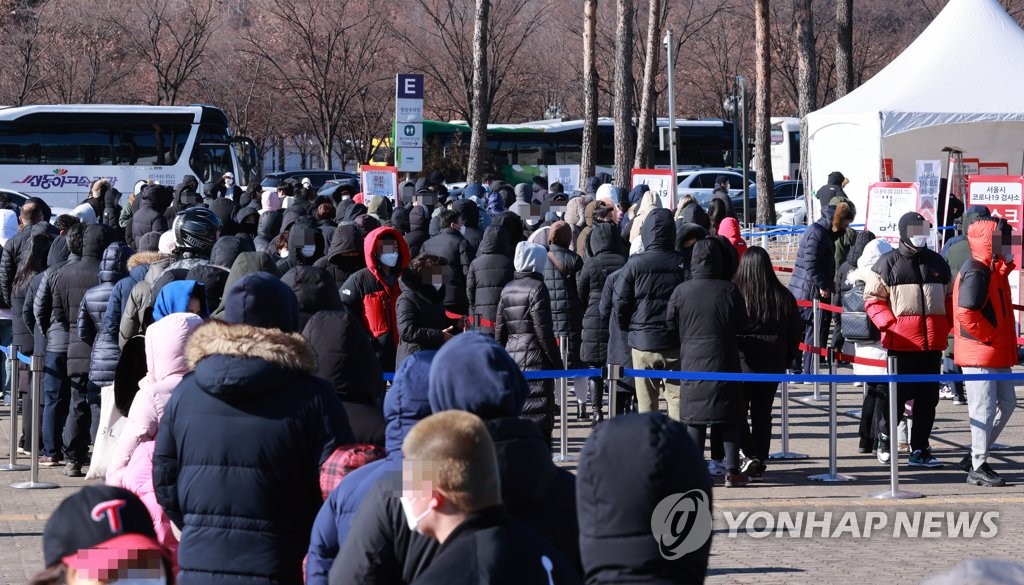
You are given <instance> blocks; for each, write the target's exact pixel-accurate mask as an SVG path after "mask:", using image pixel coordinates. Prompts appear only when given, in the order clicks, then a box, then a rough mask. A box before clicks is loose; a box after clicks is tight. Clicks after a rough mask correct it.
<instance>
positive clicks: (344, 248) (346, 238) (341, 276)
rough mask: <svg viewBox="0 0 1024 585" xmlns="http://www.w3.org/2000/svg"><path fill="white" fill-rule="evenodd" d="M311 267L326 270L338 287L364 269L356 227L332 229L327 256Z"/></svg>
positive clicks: (340, 226)
mask: <svg viewBox="0 0 1024 585" xmlns="http://www.w3.org/2000/svg"><path fill="white" fill-rule="evenodd" d="M313 266H316V267H317V268H323V269H324V270H326V271H327V274H330V275H331V277H332V278H334V282H335V283H337V286H339V287H340V286H341V285H342V284H344V283H345V281H346V280H348V277H349V276H352V275H353V274H354V273H355V272H356V271H357V270H359V269H360V268H366V260H365V259H364V258H363V236H362V234H360V233H359V230H358V229H357V228H356V226H355V225H353V224H351V223H344V224H341V225H339V226H338V227H336V228H334V234H333V235H332V236H331V247H330V248H329V249H328V250H327V255H326V256H324V257H323V258H321V259H319V260H317V261H316V262H314V263H313Z"/></svg>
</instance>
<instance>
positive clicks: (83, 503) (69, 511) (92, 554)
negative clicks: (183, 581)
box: [29, 485, 174, 585]
mask: <svg viewBox="0 0 1024 585" xmlns="http://www.w3.org/2000/svg"><path fill="white" fill-rule="evenodd" d="M43 558H44V560H45V562H46V569H45V570H44V571H42V572H40V573H39V574H37V575H36V576H35V577H33V578H32V580H31V581H30V582H29V583H31V584H32V585H44V584H46V585H49V584H57V583H66V584H68V585H93V584H105V583H134V584H138V585H169V584H173V583H174V572H173V571H172V569H171V563H170V561H169V560H168V559H167V556H166V552H165V551H164V550H163V549H162V548H161V547H160V545H159V544H158V543H157V541H156V533H155V532H154V530H153V523H152V521H151V520H150V516H149V512H147V511H146V507H145V506H144V505H143V503H142V502H141V501H140V500H139V498H138V497H136V496H135V494H133V493H131V492H130V491H128V490H126V489H122V488H119V487H112V486H106V485H91V486H86V487H84V488H82V489H81V490H80V491H78V492H77V493H74V494H72V495H70V496H68V497H67V498H65V499H64V501H63V502H61V503H60V505H59V506H57V509H56V510H54V512H53V514H51V515H50V519H49V520H48V521H47V522H46V528H44V529H43Z"/></svg>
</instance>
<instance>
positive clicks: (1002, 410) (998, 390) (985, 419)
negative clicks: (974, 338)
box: [963, 366, 1017, 469]
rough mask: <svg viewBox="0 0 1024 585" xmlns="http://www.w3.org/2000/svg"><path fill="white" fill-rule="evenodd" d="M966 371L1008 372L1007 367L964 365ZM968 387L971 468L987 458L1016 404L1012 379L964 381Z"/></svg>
mask: <svg viewBox="0 0 1024 585" xmlns="http://www.w3.org/2000/svg"><path fill="white" fill-rule="evenodd" d="M963 370H964V373H965V374H1008V373H1010V368H973V367H969V366H964V368H963ZM964 388H965V389H966V390H967V413H968V416H969V417H970V420H971V459H972V461H973V464H974V469H978V467H980V466H981V465H982V464H983V463H985V461H986V460H988V450H989V447H991V446H992V443H994V442H996V439H998V438H999V433H1001V432H1002V431H1003V427H1005V426H1006V423H1007V421H1009V420H1010V414H1011V413H1013V409H1014V408H1015V407H1016V406H1017V392H1016V391H1015V390H1014V387H1013V381H1011V380H983V381H976V382H964Z"/></svg>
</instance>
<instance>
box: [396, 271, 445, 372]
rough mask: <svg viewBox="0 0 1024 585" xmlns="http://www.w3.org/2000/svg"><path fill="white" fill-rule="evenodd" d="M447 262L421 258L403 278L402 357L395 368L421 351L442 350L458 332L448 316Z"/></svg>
mask: <svg viewBox="0 0 1024 585" xmlns="http://www.w3.org/2000/svg"><path fill="white" fill-rule="evenodd" d="M445 264H447V261H446V260H445V259H444V258H439V257H437V256H431V255H429V254H421V255H419V256H417V257H416V258H414V259H413V261H412V263H411V264H409V268H406V269H405V272H404V273H403V274H402V281H401V287H402V294H401V295H399V296H398V303H397V308H396V310H397V315H398V337H399V342H398V356H397V357H396V359H395V365H396V366H400V365H402V361H404V360H405V358H407V357H409V356H410V355H412V354H414V353H416V352H417V351H420V350H423V349H440V347H441V346H442V345H444V343H445V342H446V341H448V340H449V339H451V338H452V337H453V336H454V335H455V334H457V333H458V331H456V330H455V327H454V326H452V325H450V323H449V319H448V318H447V317H445V314H444V282H443V280H442V267H443V266H444V265H445Z"/></svg>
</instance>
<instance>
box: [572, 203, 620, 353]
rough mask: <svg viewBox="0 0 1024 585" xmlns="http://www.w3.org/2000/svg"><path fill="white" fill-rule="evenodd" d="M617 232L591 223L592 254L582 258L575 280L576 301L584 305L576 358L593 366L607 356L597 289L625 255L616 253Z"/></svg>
mask: <svg viewBox="0 0 1024 585" xmlns="http://www.w3.org/2000/svg"><path fill="white" fill-rule="evenodd" d="M618 235H619V234H618V232H617V230H616V229H615V226H614V225H612V224H610V223H603V222H598V223H595V224H594V225H593V229H592V230H591V232H590V239H589V243H588V246H589V247H590V249H591V251H592V252H593V255H592V256H590V257H589V258H587V259H586V260H584V261H583V270H581V271H580V276H579V279H578V280H579V298H580V303H581V304H582V305H583V306H584V307H586V309H585V310H586V313H585V314H584V316H583V334H582V339H583V343H582V345H581V346H580V359H581V360H583V361H584V362H585V363H587V364H591V365H596V366H603V365H605V364H606V363H607V359H608V321H607V320H606V319H602V318H601V292H602V291H603V290H604V283H605V281H607V280H608V275H610V274H611V273H613V272H615V271H616V270H618V269H620V268H622V266H623V265H624V264H625V263H626V257H625V256H623V255H622V254H619V253H618V246H617V244H616V242H617V236H618Z"/></svg>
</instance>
